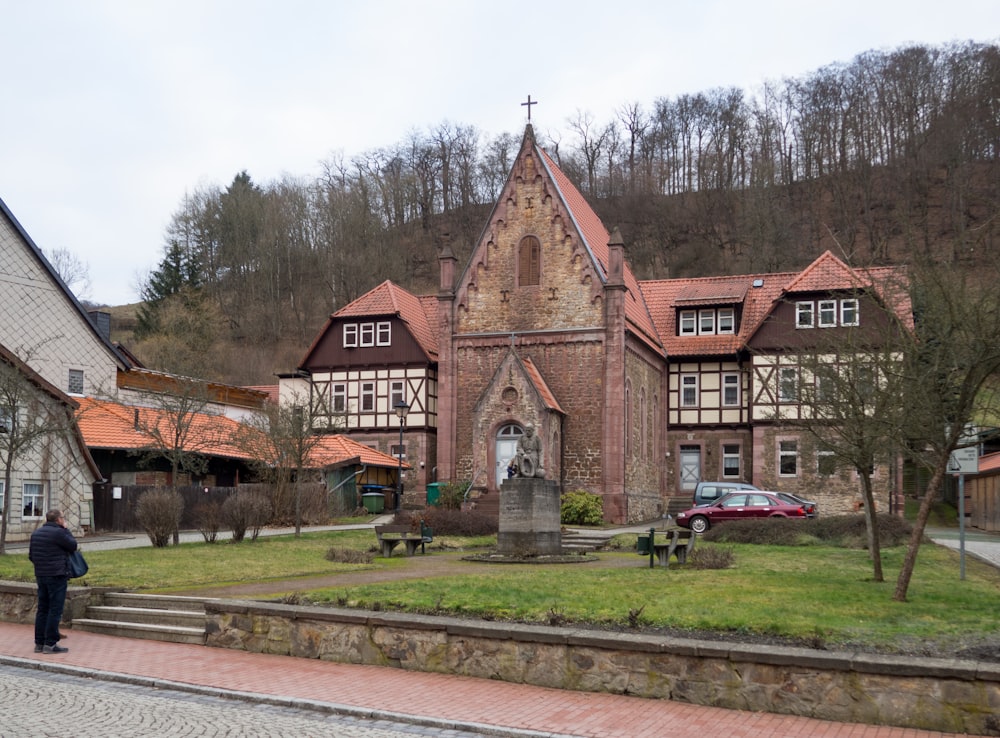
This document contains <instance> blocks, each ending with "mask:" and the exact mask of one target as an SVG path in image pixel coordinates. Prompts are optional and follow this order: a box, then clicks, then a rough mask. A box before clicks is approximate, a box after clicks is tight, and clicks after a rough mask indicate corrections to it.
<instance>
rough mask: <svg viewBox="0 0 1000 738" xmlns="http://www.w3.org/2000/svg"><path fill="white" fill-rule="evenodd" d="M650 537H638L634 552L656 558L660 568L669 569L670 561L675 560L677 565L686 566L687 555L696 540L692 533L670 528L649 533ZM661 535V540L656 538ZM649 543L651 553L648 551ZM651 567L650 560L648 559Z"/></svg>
mask: <svg viewBox="0 0 1000 738" xmlns="http://www.w3.org/2000/svg"><path fill="white" fill-rule="evenodd" d="M650 534H651V535H647V536H639V540H638V542H637V544H636V551H637V552H638V553H639V554H643V555H646V556H650V557H652V556H654V555H655V556H656V558H657V560H658V561H659V563H660V566H665V567H667V568H669V567H670V559H671V558H675V557H676V559H677V563H678V564H686V563H687V559H688V554H690V553H691V551H693V550H694V542H695V540H696V539H697V536H696V535H695V533H694V531H691V530H685V529H683V528H672V529H670V530H664V531H655V532H654V531H650ZM658 535H662V538H659V537H657V536H658ZM650 543H651V544H652V551H650ZM650 566H652V558H650Z"/></svg>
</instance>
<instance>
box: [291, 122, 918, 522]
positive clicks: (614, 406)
mask: <svg viewBox="0 0 1000 738" xmlns="http://www.w3.org/2000/svg"><path fill="white" fill-rule="evenodd" d="M625 252H626V244H625V243H624V242H623V240H622V238H621V236H620V235H619V234H618V232H617V231H615V232H613V233H609V231H608V229H607V228H606V227H605V225H604V224H603V223H602V222H601V220H600V218H598V216H597V215H596V214H595V213H594V211H593V210H592V209H591V207H590V206H589V205H588V203H587V202H586V200H585V199H584V198H583V197H582V195H581V194H580V193H579V191H578V190H577V189H576V188H575V187H574V186H573V185H572V183H571V182H570V181H569V179H568V178H567V177H566V175H565V174H564V173H563V172H562V171H561V170H560V169H559V167H558V166H557V164H556V163H555V161H554V160H553V159H552V158H551V157H550V156H549V154H548V153H547V152H546V151H545V150H544V149H543V148H541V147H540V146H539V145H538V144H537V143H536V141H535V138H534V134H533V131H532V128H531V126H530V124H529V125H528V127H527V128H526V130H525V135H524V139H523V141H522V144H521V148H520V151H519V153H518V155H517V157H516V159H515V162H514V165H513V168H512V171H511V173H510V176H509V178H508V180H507V183H506V185H505V187H504V189H503V190H502V192H501V194H500V197H499V198H498V200H497V202H496V204H495V206H494V209H493V211H492V213H491V215H490V217H489V220H488V221H487V223H486V226H485V228H484V230H483V233H482V235H481V237H480V239H479V241H478V242H477V243H476V244H474V245H473V248H472V250H471V256H470V258H469V261H468V262H467V264H466V265H465V266H464V269H462V270H461V271H459V270H458V269H457V259H456V258H455V256H454V254H453V252H452V249H451V245H450V244H449V243H448V242H447V240H445V241H444V242H443V244H442V248H441V251H440V254H439V271H440V279H439V285H438V291H437V294H436V295H431V296H425V297H418V296H416V295H413V294H411V293H409V292H408V291H407V290H405V289H402V288H401V287H399V286H397V285H394V284H392V283H391V282H384V283H383V284H381V285H379V286H378V287H376V288H375V289H374V290H372V291H371V292H369V293H367V294H366V295H363V296H362V297H360V298H358V299H357V300H355V301H354V302H352V303H351V304H349V305H347V306H345V307H344V308H342V309H341V310H339V311H337V312H336V313H334V314H333V315H332V316H331V317H330V319H329V321H328V322H327V324H326V325H325V326H324V327H323V329H322V330H321V331H320V333H319V335H318V336H317V338H316V340H315V341H314V343H313V345H312V346H311V347H310V348H309V350H308V351H307V353H306V355H305V357H304V359H303V361H302V362H301V364H300V365H299V367H297V370H296V372H295V373H293V374H288V375H286V376H284V377H282V385H281V386H282V390H281V392H282V396H283V397H287V396H291V395H296V394H297V395H300V396H302V397H308V398H309V405H310V407H311V409H312V419H313V425H314V427H315V428H317V429H318V430H323V429H330V430H334V429H335V430H337V431H342V432H345V433H348V434H350V435H351V437H353V438H355V439H357V440H359V441H361V442H362V443H366V444H368V445H371V446H373V447H376V448H380V449H382V450H384V451H386V452H390V453H392V452H396V453H399V452H403V453H405V458H406V459H407V461H408V462H409V463H410V464H411V465H412V466H413V471H412V472H411V477H410V478H408V479H407V488H408V489H410V490H415V491H417V492H418V493H419V492H421V491H422V489H423V488H424V487H425V486H426V484H427V483H429V482H432V481H444V482H450V481H455V482H463V483H465V484H467V485H469V486H470V489H471V490H472V491H473V494H475V495H479V499H480V500H481V501H484V502H485V499H487V498H489V497H490V496H491V495H492V496H493V498H495V497H496V492H497V491H498V490H499V488H500V485H501V484H502V482H503V479H504V478H505V477H506V469H507V462H508V460H509V459H510V457H511V456H512V455H513V453H514V448H515V447H516V443H517V439H518V438H519V437H520V435H521V434H522V433H523V430H524V428H525V426H526V425H527V424H528V423H532V424H533V425H534V426H535V427H536V429H537V432H538V434H539V436H540V437H541V438H542V440H543V444H544V449H545V452H544V454H545V455H544V458H543V467H544V468H545V475H546V477H548V478H549V479H555V480H558V481H559V482H560V484H561V485H562V488H563V489H564V490H566V491H570V490H575V489H583V490H587V491H590V492H593V493H596V494H599V495H601V496H602V498H603V501H604V512H605V517H606V518H607V519H608V520H610V521H615V522H621V521H638V520H648V519H650V518H653V517H657V516H659V515H661V514H664V513H665V512H666V511H667V510H668V509H669V508H670V505H671V498H676V499H675V504H676V506H679V505H683V504H685V502H686V501H688V500H690V494H691V491H692V490H693V489H694V486H695V485H696V484H697V482H698V481H700V480H713V479H720V480H721V479H732V480H744V481H751V482H755V483H757V484H758V486H766V487H770V488H776V489H784V490H788V491H794V492H801V491H804V490H803V489H802V487H803V486H804V485H806V482H807V479H806V476H805V475H804V474H803V473H802V472H803V470H804V469H806V467H805V466H802V465H799V466H797V467H796V473H794V474H785V473H776V472H775V470H776V469H778V470H780V469H788V468H790V467H788V466H787V463H788V459H786V458H784V457H782V456H781V454H782V453H785V452H784V451H782V450H781V449H783V448H786V446H783V445H782V441H787V440H789V439H790V438H791V437H792V436H796V434H794V433H791V432H790V431H788V429H784V428H783V427H782V422H781V420H782V412H786V411H787V407H785V405H786V404H787V403H785V402H784V401H783V400H782V398H786V397H787V396H788V393H789V392H791V391H792V385H791V384H789V383H790V382H791V376H792V375H791V374H790V373H789V372H788V371H786V370H787V369H790V368H791V366H792V365H791V364H789V363H788V362H789V361H791V359H790V357H791V356H792V353H790V351H789V349H790V347H794V346H795V345H796V344H801V345H806V344H807V343H808V334H807V329H806V326H807V324H808V322H809V321H810V320H811V321H812V325H813V326H815V327H816V329H817V330H820V329H824V330H825V329H829V328H836V329H838V330H847V329H850V328H854V327H856V326H857V325H858V324H859V323H860V322H861V321H864V320H866V312H868V311H867V309H866V301H867V300H870V299H874V298H872V294H873V292H872V291H871V290H868V289H867V288H866V286H867V287H871V286H872V285H873V284H876V283H877V282H878V280H879V279H881V278H882V277H884V276H886V275H885V274H882V273H879V272H877V271H872V272H864V273H861V272H856V271H854V270H852V269H851V268H849V267H848V266H847V265H846V264H844V263H843V262H842V261H840V260H838V259H836V258H835V257H833V255H832V254H829V253H827V254H824V255H823V256H821V257H820V258H819V259H817V260H816V262H814V263H813V264H812V265H810V266H809V267H808V268H806V269H805V270H803V271H802V272H784V273H776V274H756V275H745V276H726V277H709V278H701V279H668V280H650V281H640V280H638V279H636V277H635V275H634V274H633V273H632V270H631V268H630V267H629V265H628V262H627V260H626V258H625ZM902 307H903V308H905V306H902ZM870 312H871V314H872V316H874V315H875V313H876V311H875V310H871V311H870ZM830 335H832V334H830ZM400 401H401V402H402V403H404V404H406V405H408V406H409V407H410V408H411V410H410V413H409V415H408V416H407V418H406V420H405V425H404V426H403V428H402V429H403V432H404V435H405V439H406V440H405V441H404V444H403V448H402V449H400V448H396V447H397V446H398V440H397V439H398V435H397V434H398V433H399V431H400V428H401V426H400V421H399V419H398V417H397V416H396V414H395V413H394V411H393V408H394V406H396V405H397V404H398V403H399V402H400ZM786 431H787V432H786ZM796 437H797V436H796ZM775 443H777V444H778V446H777V448H778V449H779V450H777V451H774V452H773V453H772V451H771V447H772V446H774V444H775ZM764 449H767V450H766V451H765V450H764ZM786 451H787V449H786ZM799 452H800V453H801V449H799ZM772 457H773V459H772ZM800 458H801V457H800ZM783 463H784V464H785V466H783V465H782V464H783ZM810 468H811V467H810ZM838 494H839V495H840V497H838V498H836V499H830V500H828V501H827V504H826V505H825V509H826V510H831V511H833V510H836V509H839V508H842V509H844V510H847V509H851V508H852V504H853V501H854V497H853V496H851V494H850V493H849V492H846V491H843V490H841V491H839V492H838ZM885 494H888V491H887V490H886V491H885ZM409 499H411V500H412V498H409Z"/></svg>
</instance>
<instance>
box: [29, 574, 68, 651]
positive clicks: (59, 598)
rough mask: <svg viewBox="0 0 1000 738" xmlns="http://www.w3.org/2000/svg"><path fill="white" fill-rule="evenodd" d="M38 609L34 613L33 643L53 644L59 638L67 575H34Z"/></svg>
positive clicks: (40, 644) (41, 644) (39, 644)
mask: <svg viewBox="0 0 1000 738" xmlns="http://www.w3.org/2000/svg"><path fill="white" fill-rule="evenodd" d="M35 581H36V582H37V583H38V611H37V612H36V613H35V645H38V646H54V645H56V643H57V642H58V640H59V622H60V621H61V620H62V614H63V606H64V605H65V604H66V587H67V585H68V584H69V577H36V578H35Z"/></svg>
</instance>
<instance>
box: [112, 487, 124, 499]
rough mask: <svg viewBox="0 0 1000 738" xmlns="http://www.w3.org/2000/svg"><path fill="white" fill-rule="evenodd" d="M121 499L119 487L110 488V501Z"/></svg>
mask: <svg viewBox="0 0 1000 738" xmlns="http://www.w3.org/2000/svg"><path fill="white" fill-rule="evenodd" d="M121 498H122V488H121V487H112V488H111V499H112V500H120V499H121Z"/></svg>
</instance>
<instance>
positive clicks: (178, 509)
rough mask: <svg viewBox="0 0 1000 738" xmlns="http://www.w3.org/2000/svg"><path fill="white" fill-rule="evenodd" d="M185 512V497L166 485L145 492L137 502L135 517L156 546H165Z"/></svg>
mask: <svg viewBox="0 0 1000 738" xmlns="http://www.w3.org/2000/svg"><path fill="white" fill-rule="evenodd" d="M183 514H184V498H183V497H181V495H180V493H179V492H177V491H175V490H172V489H166V488H164V487H158V488H156V489H151V490H149V491H148V492H143V493H142V494H141V495H139V499H138V500H137V501H136V503H135V517H136V519H137V520H138V521H139V525H141V526H142V529H143V530H144V531H146V535H148V536H149V541H150V543H152V544H153V547H154V548H163V547H165V546H166V545H167V543H169V542H170V536H171V535H173V533H174V531H175V530H177V529H178V527H179V526H180V524H181V516H182V515H183Z"/></svg>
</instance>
